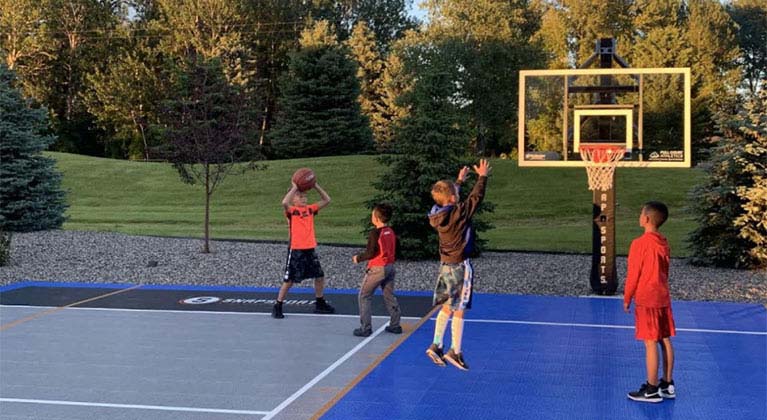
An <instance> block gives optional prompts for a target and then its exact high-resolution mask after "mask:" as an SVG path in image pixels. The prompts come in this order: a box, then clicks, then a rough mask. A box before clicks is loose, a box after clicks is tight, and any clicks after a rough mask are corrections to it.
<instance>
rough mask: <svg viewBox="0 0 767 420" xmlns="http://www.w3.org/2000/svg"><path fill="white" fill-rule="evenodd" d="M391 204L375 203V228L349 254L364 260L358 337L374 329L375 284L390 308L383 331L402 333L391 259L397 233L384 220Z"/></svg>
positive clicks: (372, 215)
mask: <svg viewBox="0 0 767 420" xmlns="http://www.w3.org/2000/svg"><path fill="white" fill-rule="evenodd" d="M391 215H392V208H391V207H390V206H389V205H387V204H378V205H376V206H375V207H374V208H373V213H372V214H371V216H370V221H371V222H372V223H373V226H375V229H373V230H371V231H370V235H368V244H367V248H365V251H364V252H362V253H360V254H357V255H355V256H353V257H352V261H353V262H354V263H355V264H357V263H359V262H362V261H367V262H368V264H367V269H366V270H365V277H364V278H363V280H362V286H360V294H359V298H358V300H359V306H360V324H361V325H360V327H359V328H357V329H355V330H354V335H356V336H357V337H368V336H369V335H370V334H372V333H373V325H372V318H373V314H372V308H371V303H372V301H373V294H374V293H375V291H376V289H377V288H379V287H380V288H381V290H382V291H383V298H384V303H385V304H386V310H387V311H388V312H389V317H390V319H389V325H387V326H386V331H388V332H390V333H393V334H401V333H402V327H401V326H400V324H399V321H400V310H399V303H398V302H397V297H396V296H394V274H395V272H394V260H395V254H396V249H397V236H396V235H395V234H394V230H392V228H390V227H389V226H388V225H387V223H388V222H389V219H391Z"/></svg>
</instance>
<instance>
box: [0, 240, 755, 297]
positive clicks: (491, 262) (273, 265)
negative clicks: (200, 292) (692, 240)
mask: <svg viewBox="0 0 767 420" xmlns="http://www.w3.org/2000/svg"><path fill="white" fill-rule="evenodd" d="M201 246H202V241H201V240H199V239H179V238H161V237H148V236H131V235H124V234H119V233H103V232H80V231H46V232H34V233H23V234H15V235H14V236H13V242H12V249H11V253H12V254H11V258H12V259H11V264H10V265H9V266H6V267H0V285H5V284H10V283H15V282H19V281H24V280H41V281H56V282H84V283H105V282H118V283H134V284H135V283H141V284H163V285H207V286H270V287H277V286H279V284H280V282H281V279H282V273H283V270H284V264H285V256H286V252H287V245H286V244H284V243H283V244H280V243H278V244H274V243H256V242H234V241H213V242H212V243H211V248H212V252H211V253H209V254H203V253H201V252H200V250H201ZM360 250H361V248H355V247H339V246H326V245H322V244H320V246H319V247H318V248H317V252H318V254H319V257H320V261H321V263H322V266H323V269H324V270H325V273H326V276H327V280H328V287H330V288H339V289H356V288H357V287H358V285H359V281H360V279H361V276H362V266H361V265H358V266H355V265H353V264H352V263H351V256H352V254H354V253H355V252H358V251H360ZM617 265H618V276H619V278H621V279H622V278H623V276H625V273H626V258H624V257H619V258H618V259H617ZM474 267H475V279H476V283H475V284H476V290H477V291H479V292H490V293H511V294H536V295H558V296H579V295H588V294H590V288H589V285H588V278H589V271H590V268H591V256H589V255H575V254H545V253H525V252H487V253H485V254H484V255H483V256H482V257H481V258H477V259H475V260H474ZM437 270H438V263H437V262H435V261H420V262H414V261H400V262H397V289H401V290H431V288H432V287H433V283H434V279H435V277H436V274H437ZM670 283H671V294H672V299H679V300H716V301H732V302H752V303H762V304H765V303H767V271H743V270H728V269H716V268H702V267H695V266H691V265H689V264H687V263H686V262H685V260H684V259H673V260H672V263H671V280H670ZM619 293H622V284H621V286H619Z"/></svg>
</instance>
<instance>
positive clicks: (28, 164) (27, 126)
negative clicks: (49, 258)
mask: <svg viewBox="0 0 767 420" xmlns="http://www.w3.org/2000/svg"><path fill="white" fill-rule="evenodd" d="M15 80H16V79H15V76H14V75H13V73H12V72H11V71H10V70H8V68H7V67H6V66H5V65H4V64H0V230H6V231H14V232H27V231H36V230H46V229H56V228H59V227H61V225H62V224H63V223H64V220H65V216H64V211H65V210H66V208H67V205H66V203H65V199H66V196H65V193H64V191H63V190H62V189H61V174H60V173H59V172H58V171H57V170H56V168H55V161H54V160H53V159H51V158H48V157H45V156H43V155H42V154H41V152H42V151H43V150H45V148H46V147H48V146H49V145H50V144H51V143H53V142H54V140H55V139H54V138H53V137H52V136H49V135H46V134H44V133H45V132H46V131H47V130H48V114H47V113H46V111H45V110H44V109H32V108H30V106H29V103H28V102H27V101H25V100H24V99H23V98H22V96H21V93H20V92H19V90H18V89H17V88H16V87H15V86H16V84H15Z"/></svg>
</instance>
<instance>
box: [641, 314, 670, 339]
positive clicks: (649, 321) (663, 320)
mask: <svg viewBox="0 0 767 420" xmlns="http://www.w3.org/2000/svg"><path fill="white" fill-rule="evenodd" d="M634 320H635V321H636V331H635V332H634V337H636V339H637V340H662V339H664V338H667V337H673V336H675V335H676V328H675V327H674V314H672V313H671V307H668V306H667V307H665V308H646V307H644V306H636V307H635V308H634Z"/></svg>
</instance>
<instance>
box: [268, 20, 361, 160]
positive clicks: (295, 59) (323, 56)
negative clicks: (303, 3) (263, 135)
mask: <svg viewBox="0 0 767 420" xmlns="http://www.w3.org/2000/svg"><path fill="white" fill-rule="evenodd" d="M356 73H357V66H356V64H355V63H354V61H352V60H351V59H350V58H349V57H348V55H347V50H346V49H345V48H344V47H342V46H340V45H338V43H337V41H336V40H335V36H334V35H333V33H332V28H331V27H330V26H329V25H328V24H327V23H324V21H319V22H318V23H317V24H316V25H315V26H314V27H312V28H309V29H307V30H306V31H304V33H303V35H302V39H301V49H300V50H299V51H297V52H295V53H293V54H291V57H290V64H289V70H288V74H287V75H286V76H285V78H284V79H283V80H282V84H281V85H282V97H281V100H280V111H279V115H278V119H277V121H276V123H275V127H274V129H273V130H272V132H271V133H270V137H271V139H272V141H271V144H272V148H273V151H274V154H275V155H276V156H278V157H283V158H291V157H312V156H333V155H349V154H357V153H363V152H366V151H369V150H370V149H371V148H372V143H373V139H372V134H371V131H370V126H369V124H368V120H367V118H366V117H365V116H364V115H362V113H361V110H360V104H359V102H358V100H357V99H358V97H359V94H360V87H359V81H358V80H357V76H356Z"/></svg>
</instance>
